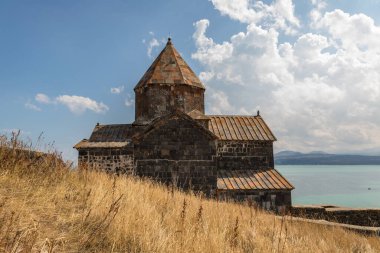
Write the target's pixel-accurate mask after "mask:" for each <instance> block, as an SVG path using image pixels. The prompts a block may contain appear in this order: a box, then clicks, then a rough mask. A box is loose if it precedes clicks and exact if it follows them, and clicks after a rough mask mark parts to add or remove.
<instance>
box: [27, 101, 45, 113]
mask: <svg viewBox="0 0 380 253" xmlns="http://www.w3.org/2000/svg"><path fill="white" fill-rule="evenodd" d="M25 107H26V108H28V109H30V110H33V111H38V112H39V111H41V108H40V107H38V106H37V105H35V104H33V103H32V102H30V101H27V102H26V103H25Z"/></svg>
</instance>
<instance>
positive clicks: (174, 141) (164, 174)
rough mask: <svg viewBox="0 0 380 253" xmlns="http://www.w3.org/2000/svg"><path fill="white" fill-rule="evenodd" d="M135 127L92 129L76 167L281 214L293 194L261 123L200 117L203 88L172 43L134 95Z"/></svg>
mask: <svg viewBox="0 0 380 253" xmlns="http://www.w3.org/2000/svg"><path fill="white" fill-rule="evenodd" d="M134 91H135V98H136V99H135V101H136V105H135V110H136V111H135V121H134V122H133V123H132V124H118V125H100V124H97V125H96V126H95V128H94V130H93V132H92V134H91V136H90V138H89V139H88V140H87V139H83V140H82V141H80V142H79V143H78V144H76V145H75V147H74V148H76V149H77V150H78V151H79V157H78V160H79V161H78V164H79V166H80V167H83V168H88V169H96V170H104V171H108V172H111V173H118V174H120V173H126V174H133V175H137V176H142V177H149V178H152V179H155V180H157V181H160V182H163V183H165V184H174V185H176V186H178V187H181V188H183V189H185V190H187V189H192V190H194V191H202V192H204V193H205V194H206V195H208V196H214V197H216V198H218V199H225V198H233V199H235V200H238V201H240V200H241V201H243V200H250V201H255V202H256V203H257V204H258V205H259V206H261V207H263V208H265V209H270V210H275V211H283V210H285V209H287V208H288V207H290V206H291V190H293V189H294V187H293V186H292V185H291V184H290V183H289V182H288V181H287V180H286V179H285V178H284V177H283V176H282V175H281V174H280V173H279V172H278V171H277V170H275V169H274V161H273V142H274V141H275V140H276V137H275V136H274V135H273V133H272V132H271V130H270V129H269V127H268V125H267V124H266V123H265V121H264V120H263V118H262V117H261V116H260V115H259V114H258V115H256V116H239V115H205V105H204V93H205V87H204V86H203V84H202V83H201V81H200V80H199V79H198V77H197V76H196V74H195V73H194V72H193V71H192V70H191V68H190V67H189V66H188V65H187V64H186V62H185V61H184V60H183V59H182V57H181V56H180V54H179V53H178V52H177V50H176V49H175V48H174V46H173V44H172V42H171V40H170V38H169V39H168V42H167V44H166V46H165V48H164V49H163V50H162V51H161V53H160V54H159V55H158V57H157V58H156V59H155V61H154V62H153V63H152V65H151V66H150V67H149V69H148V70H147V71H146V73H145V74H144V76H143V77H142V78H141V80H140V81H139V82H138V83H137V85H136V87H135V88H134Z"/></svg>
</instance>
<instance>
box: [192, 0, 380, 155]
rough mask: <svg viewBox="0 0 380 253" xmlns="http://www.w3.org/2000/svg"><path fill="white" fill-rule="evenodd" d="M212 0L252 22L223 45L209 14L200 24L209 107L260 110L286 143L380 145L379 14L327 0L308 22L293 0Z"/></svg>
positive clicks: (197, 38) (197, 37)
mask: <svg viewBox="0 0 380 253" xmlns="http://www.w3.org/2000/svg"><path fill="white" fill-rule="evenodd" d="M212 2H213V4H214V7H215V8H216V9H217V10H218V11H219V12H220V13H221V15H227V16H229V17H230V18H231V19H232V20H237V21H239V22H242V23H246V24H247V26H246V29H245V30H243V31H240V32H238V33H236V34H231V36H230V39H228V40H226V41H222V42H220V43H216V42H215V40H214V39H213V38H211V37H209V36H207V28H208V26H209V25H210V22H209V21H208V20H207V19H202V20H199V21H198V22H196V23H195V24H194V26H195V31H194V34H193V38H194V42H195V45H196V48H197V49H196V51H195V52H194V53H193V54H192V58H193V59H196V60H198V61H199V62H200V63H201V64H202V66H203V72H201V73H200V77H201V79H202V81H203V82H205V84H206V86H207V92H206V96H207V98H206V103H207V107H206V108H208V111H209V113H217V114H220V113H224V114H234V113H243V114H246V113H250V114H256V111H257V109H260V111H261V114H262V115H263V117H264V118H265V120H266V121H267V122H268V123H269V125H270V126H271V127H272V129H273V130H274V133H275V134H276V136H277V137H278V139H279V141H278V142H277V144H276V145H277V148H278V149H285V148H286V149H296V150H301V151H311V150H326V151H330V152H335V151H341V150H345V151H349V150H353V151H354V150H359V149H370V148H373V147H380V103H379V101H380V71H379V69H380V27H379V26H377V25H376V24H375V22H374V20H373V19H372V18H371V17H369V16H366V15H364V14H348V13H346V12H344V11H343V10H339V9H337V10H334V11H331V12H327V11H325V7H326V2H325V1H320V0H312V4H313V9H312V10H311V18H310V19H309V20H306V21H305V20H304V21H303V22H306V23H301V21H300V20H299V19H298V18H297V17H296V16H295V14H294V4H293V3H292V1H280V0H277V1H273V2H272V3H271V4H264V3H263V2H261V1H255V2H253V1H249V0H240V1H227V0H226V1H224V0H213V1H212ZM295 3H297V2H295ZM313 12H314V13H313ZM313 15H314V16H313ZM275 17H280V19H278V20H277V19H276V18H275ZM267 21H269V25H265V24H263V22H267ZM231 22H233V21H231ZM211 25H213V24H211ZM215 25H216V24H215ZM298 27H306V28H308V29H309V30H308V31H306V32H304V33H301V32H300V31H299V29H298V30H297V28H298ZM290 30H293V31H296V30H297V33H293V32H290ZM283 34H292V35H293V39H292V40H289V41H287V40H286V37H283V36H281V35H283Z"/></svg>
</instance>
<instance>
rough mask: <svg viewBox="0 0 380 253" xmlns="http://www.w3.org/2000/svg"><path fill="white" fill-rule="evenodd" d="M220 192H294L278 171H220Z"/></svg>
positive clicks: (271, 169) (270, 169) (218, 180)
mask: <svg viewBox="0 0 380 253" xmlns="http://www.w3.org/2000/svg"><path fill="white" fill-rule="evenodd" d="M217 188H218V190H292V189H294V187H293V185H291V184H290V183H289V182H288V181H287V180H286V179H285V178H284V177H283V176H282V175H281V174H280V173H279V172H278V171H277V170H275V169H273V168H269V169H265V170H220V171H218V179H217Z"/></svg>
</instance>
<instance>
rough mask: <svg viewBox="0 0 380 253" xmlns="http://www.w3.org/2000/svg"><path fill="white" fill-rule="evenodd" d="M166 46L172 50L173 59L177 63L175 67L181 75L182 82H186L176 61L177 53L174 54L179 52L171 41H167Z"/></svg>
mask: <svg viewBox="0 0 380 253" xmlns="http://www.w3.org/2000/svg"><path fill="white" fill-rule="evenodd" d="M168 46H169V48H170V49H171V50H172V51H173V55H174V61H175V63H176V65H177V68H178V70H179V73H180V76H181V78H182V80H183V82H184V83H186V79H185V76H184V74H183V71H182V69H181V67H180V66H179V62H178V59H177V55H176V53H177V54H178V55H179V52H178V51H177V50H176V49H175V48H174V46H173V43H171V42H170V43H169V42H168ZM179 56H180V55H179Z"/></svg>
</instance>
